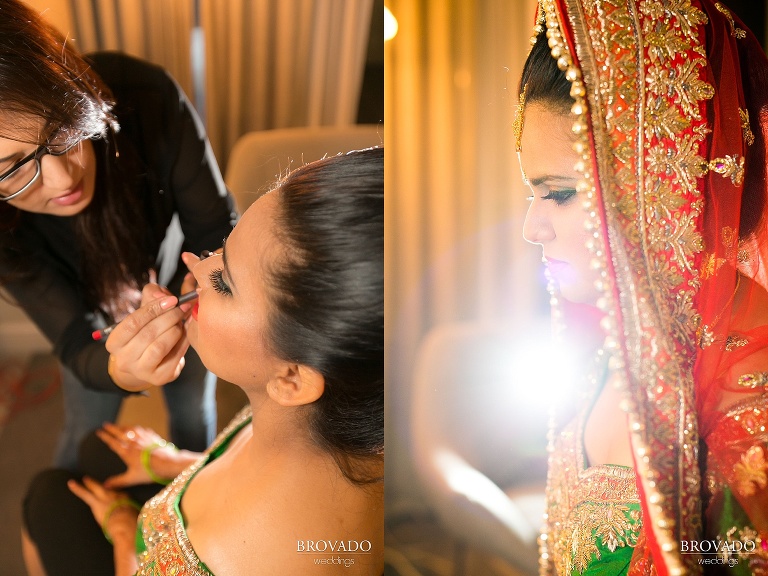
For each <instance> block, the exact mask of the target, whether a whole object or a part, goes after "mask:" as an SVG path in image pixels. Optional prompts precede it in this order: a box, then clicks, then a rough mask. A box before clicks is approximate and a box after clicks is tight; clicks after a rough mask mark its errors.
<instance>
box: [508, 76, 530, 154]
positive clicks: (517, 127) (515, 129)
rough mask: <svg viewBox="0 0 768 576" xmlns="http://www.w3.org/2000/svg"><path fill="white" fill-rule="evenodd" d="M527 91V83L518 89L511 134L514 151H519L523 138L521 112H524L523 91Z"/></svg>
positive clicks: (523, 120)
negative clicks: (518, 97) (517, 100)
mask: <svg viewBox="0 0 768 576" xmlns="http://www.w3.org/2000/svg"><path fill="white" fill-rule="evenodd" d="M527 91H528V84H526V85H525V86H523V89H522V90H521V91H520V100H519V102H518V104H517V110H516V111H515V121H514V122H513V123H512V134H513V135H514V137H515V152H520V150H521V142H522V139H523V123H524V122H525V119H524V118H523V113H524V112H525V93H526V92H527Z"/></svg>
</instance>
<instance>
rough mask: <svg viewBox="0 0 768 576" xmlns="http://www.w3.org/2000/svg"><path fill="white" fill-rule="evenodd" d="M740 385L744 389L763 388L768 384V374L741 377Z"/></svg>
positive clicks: (756, 373) (759, 373) (743, 375)
mask: <svg viewBox="0 0 768 576" xmlns="http://www.w3.org/2000/svg"><path fill="white" fill-rule="evenodd" d="M738 383H739V386H741V387H743V388H761V387H763V386H765V385H767V384H768V372H755V373H753V374H742V375H741V376H739V380H738Z"/></svg>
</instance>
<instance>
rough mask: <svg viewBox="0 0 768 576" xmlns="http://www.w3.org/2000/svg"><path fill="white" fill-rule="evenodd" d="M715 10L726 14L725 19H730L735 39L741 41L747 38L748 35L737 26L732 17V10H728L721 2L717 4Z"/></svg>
mask: <svg viewBox="0 0 768 576" xmlns="http://www.w3.org/2000/svg"><path fill="white" fill-rule="evenodd" d="M715 8H717V9H718V10H719V11H720V12H722V13H723V14H725V17H726V18H727V19H728V22H730V24H731V36H733V37H734V38H738V39H739V40H741V39H743V38H746V37H747V33H746V32H745V31H744V30H742V29H741V28H739V27H738V26H736V22H734V20H733V16H731V12H730V10H728V8H726V7H725V6H723V5H722V4H721V3H720V2H715Z"/></svg>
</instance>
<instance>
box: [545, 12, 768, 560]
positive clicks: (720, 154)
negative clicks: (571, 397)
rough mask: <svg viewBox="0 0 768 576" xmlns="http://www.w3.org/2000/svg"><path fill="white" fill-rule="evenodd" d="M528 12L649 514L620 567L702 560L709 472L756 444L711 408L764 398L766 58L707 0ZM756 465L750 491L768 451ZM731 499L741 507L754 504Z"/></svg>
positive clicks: (767, 366)
mask: <svg viewBox="0 0 768 576" xmlns="http://www.w3.org/2000/svg"><path fill="white" fill-rule="evenodd" d="M539 25H540V26H543V27H544V28H546V34H547V36H548V38H549V45H550V48H551V49H552V53H553V56H554V57H555V58H557V59H558V65H559V66H560V68H561V69H562V70H564V71H565V72H566V76H567V77H568V79H569V80H570V81H571V82H572V90H571V95H572V96H573V97H574V99H575V101H576V103H575V105H574V107H573V110H572V112H573V114H574V128H573V129H574V133H575V134H576V135H577V138H578V143H577V151H579V152H580V153H581V154H582V159H583V161H582V162H581V163H580V164H579V165H578V166H577V170H579V171H580V172H581V174H582V176H583V178H582V180H581V182H580V183H579V186H580V189H581V191H582V192H585V193H586V196H587V197H588V198H589V200H588V202H587V206H586V211H587V225H588V226H589V227H590V229H592V230H593V232H594V242H593V243H592V245H591V246H590V248H591V249H592V251H593V256H594V258H595V260H596V265H597V266H600V267H601V269H602V270H604V271H605V272H604V273H603V280H604V282H603V284H604V287H605V293H604V298H602V299H601V301H600V303H599V306H600V308H601V309H602V311H603V313H604V314H605V318H604V320H603V326H604V328H605V329H607V330H608V332H609V339H608V346H609V348H611V349H612V350H611V351H612V353H613V355H614V358H618V366H619V370H620V374H621V380H622V382H623V384H622V386H623V394H624V398H625V401H624V407H625V408H626V412H627V418H628V422H629V427H630V430H631V445H632V450H633V457H634V461H635V470H636V472H637V483H638V491H639V494H640V499H641V505H642V517H643V537H641V541H640V543H639V544H638V546H637V547H636V549H635V554H634V557H633V562H632V565H631V567H630V573H634V574H643V573H654V572H656V573H659V574H683V573H696V572H699V571H701V566H700V565H699V564H698V562H697V558H696V556H695V555H686V554H681V543H682V542H684V541H691V540H700V539H701V538H703V537H704V529H705V524H706V523H707V522H712V520H710V519H708V518H707V514H708V511H707V505H708V500H707V490H706V489H705V487H704V483H705V482H704V481H705V480H708V481H709V480H710V478H709V477H708V476H707V475H708V474H710V473H715V474H719V475H720V476H719V477H720V478H723V479H724V480H726V481H730V480H732V479H733V474H734V466H736V464H738V463H739V462H742V463H743V462H744V461H743V457H744V454H745V451H746V450H747V449H748V448H749V447H750V446H753V445H758V446H760V445H765V444H766V442H765V440H766V436H765V429H763V435H762V436H761V435H760V433H759V431H758V433H757V434H751V435H748V434H746V433H743V431H742V432H738V431H733V430H731V432H727V431H726V428H727V427H723V426H720V423H721V422H722V420H723V416H724V414H725V413H726V412H727V411H728V410H727V407H728V406H729V405H732V404H734V403H738V402H739V401H740V400H742V399H751V401H752V402H753V404H754V406H756V410H757V411H758V412H760V410H762V415H761V414H757V416H758V419H759V418H766V416H765V415H764V412H765V411H768V408H765V410H763V407H765V401H764V400H765V395H764V394H763V395H762V396H761V395H760V394H759V392H760V386H761V385H762V384H760V382H758V381H759V379H760V374H761V372H760V371H761V370H763V371H765V370H768V353H766V351H768V321H766V318H768V297H766V287H768V271H767V270H766V257H767V256H768V253H767V252H766V248H767V247H768V242H766V236H767V235H768V229H767V228H766V219H765V212H766V187H767V186H768V179H767V178H766V170H767V166H766V165H767V163H768V154H767V153H766V139H767V138H768V134H766V130H768V108H766V104H768V60H766V57H765V54H764V52H763V50H762V48H761V46H760V44H759V42H758V41H757V40H756V39H755V38H754V36H753V35H752V34H751V33H750V32H749V31H748V30H747V29H746V27H745V26H744V25H743V23H742V22H740V21H739V19H738V18H737V17H736V16H735V15H734V14H732V13H731V12H730V11H729V10H728V9H727V8H726V7H725V6H723V5H722V4H721V3H719V2H712V1H710V0H664V1H662V0H654V1H644V0H541V1H540V10H539ZM565 321H566V322H567V316H566V317H565ZM747 373H749V374H750V375H751V377H752V380H751V381H749V380H747V381H743V379H742V382H741V384H739V380H738V377H739V376H742V375H744V374H747ZM766 379H767V380H766V381H768V374H766ZM750 385H755V386H757V388H756V387H749V386H750ZM756 395H757V396H756ZM756 398H757V400H756ZM729 434H730V435H729ZM739 434H742V436H744V435H745V434H746V436H748V438H747V437H746V436H744V437H741V436H739ZM700 439H701V440H703V441H704V442H705V444H703V445H702V447H701V448H700ZM745 442H746V443H745ZM761 449H762V448H761ZM705 456H706V458H705ZM765 456H766V457H768V450H767V451H766V453H765ZM707 459H708V462H705V460H707ZM753 464H754V465H753V466H752V470H753V471H756V472H755V474H757V475H758V476H757V478H758V480H755V487H756V488H757V489H759V488H760V482H759V474H760V472H761V470H762V473H763V474H765V472H766V471H768V464H766V465H765V468H762V469H761V468H760V466H761V464H760V463H759V461H755V462H753ZM762 487H763V488H765V484H763V485H762ZM758 492H759V490H758ZM737 500H738V502H739V503H740V504H741V505H742V506H743V507H744V509H745V510H747V512H748V516H749V507H750V506H752V507H753V509H754V502H751V503H750V502H749V501H748V500H749V499H746V500H745V499H744V498H738V497H737ZM766 509H768V506H766ZM758 515H759V514H758ZM760 522H761V520H760V519H759V518H758V519H757V523H758V524H759V523H760ZM764 528H765V527H764ZM707 531H709V528H707ZM758 532H760V530H758ZM766 536H768V533H766V534H763V538H765V537H766Z"/></svg>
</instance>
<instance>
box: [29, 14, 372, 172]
mask: <svg viewBox="0 0 768 576" xmlns="http://www.w3.org/2000/svg"><path fill="white" fill-rule="evenodd" d="M194 1H195V0H26V2H27V3H28V4H30V5H31V6H32V7H33V8H35V9H36V10H38V11H39V12H42V13H44V14H45V16H46V18H48V19H49V20H50V21H51V22H52V23H53V24H54V25H56V26H57V27H58V28H59V29H60V30H61V31H62V32H63V33H64V34H66V35H67V36H68V37H69V38H71V39H73V41H74V42H75V45H76V46H77V47H78V49H79V50H80V51H82V52H89V51H94V50H121V51H124V52H127V53H129V54H132V55H134V56H137V57H140V58H143V59H146V60H149V61H151V62H154V63H156V64H159V65H161V66H163V67H164V68H166V69H167V70H168V71H169V72H170V73H171V74H172V75H173V76H174V78H176V80H177V81H178V82H179V84H181V86H182V88H184V90H185V91H186V92H187V94H188V95H189V96H190V98H192V97H193V91H192V68H191V65H190V32H191V29H192V26H193V22H194ZM372 6H373V0H354V1H349V0H202V1H201V25H202V28H203V31H204V34H205V45H206V61H205V71H206V81H205V85H206V88H207V101H206V109H207V115H206V116H207V127H208V134H209V137H210V140H211V144H212V146H213V149H214V151H215V153H216V157H217V158H218V159H219V162H220V163H222V164H224V163H225V161H226V158H227V156H228V154H229V150H230V149H231V147H232V145H233V144H234V142H235V141H236V140H237V138H238V137H239V136H241V135H242V134H244V133H245V132H248V131H251V130H264V129H269V128H283V127H290V126H321V125H341V124H353V123H354V122H355V118H356V115H357V108H358V103H359V98H360V87H361V84H362V78H363V71H364V67H365V56H366V48H367V45H368V35H369V27H370V21H371V10H372ZM222 167H223V166H222Z"/></svg>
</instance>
